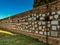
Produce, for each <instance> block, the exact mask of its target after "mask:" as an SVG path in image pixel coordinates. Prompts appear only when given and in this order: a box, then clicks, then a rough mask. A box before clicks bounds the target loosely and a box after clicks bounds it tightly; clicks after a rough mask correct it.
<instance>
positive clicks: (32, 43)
mask: <svg viewBox="0 0 60 45" xmlns="http://www.w3.org/2000/svg"><path fill="white" fill-rule="evenodd" d="M0 45H46V44H45V43H43V42H40V41H38V40H35V39H34V38H31V37H28V36H24V35H22V34H16V35H14V36H12V35H7V34H2V33H0Z"/></svg>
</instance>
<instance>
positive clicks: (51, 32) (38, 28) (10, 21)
mask: <svg viewBox="0 0 60 45" xmlns="http://www.w3.org/2000/svg"><path fill="white" fill-rule="evenodd" d="M49 10H50V12H51V14H50V13H49ZM49 10H48V12H47V8H46V5H42V6H39V7H37V8H34V9H32V10H30V11H26V12H23V13H21V14H16V15H15V16H11V17H8V18H5V19H2V20H0V28H3V29H6V30H9V31H12V32H17V33H22V34H24V35H27V36H31V37H33V38H37V39H39V40H40V41H43V42H45V43H46V38H47V37H46V36H47V35H48V38H47V40H48V43H50V44H52V45H60V32H59V31H60V3H57V1H55V2H52V3H49ZM47 15H48V16H49V19H50V20H51V21H48V22H46V21H45V19H46V17H47ZM46 27H47V28H46ZM46 30H48V32H47V34H46Z"/></svg>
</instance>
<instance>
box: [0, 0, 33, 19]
mask: <svg viewBox="0 0 60 45" xmlns="http://www.w3.org/2000/svg"><path fill="white" fill-rule="evenodd" d="M33 3H34V0H0V19H3V18H6V17H9V16H13V15H15V14H18V13H22V12H24V11H28V10H31V9H32V8H33Z"/></svg>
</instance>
